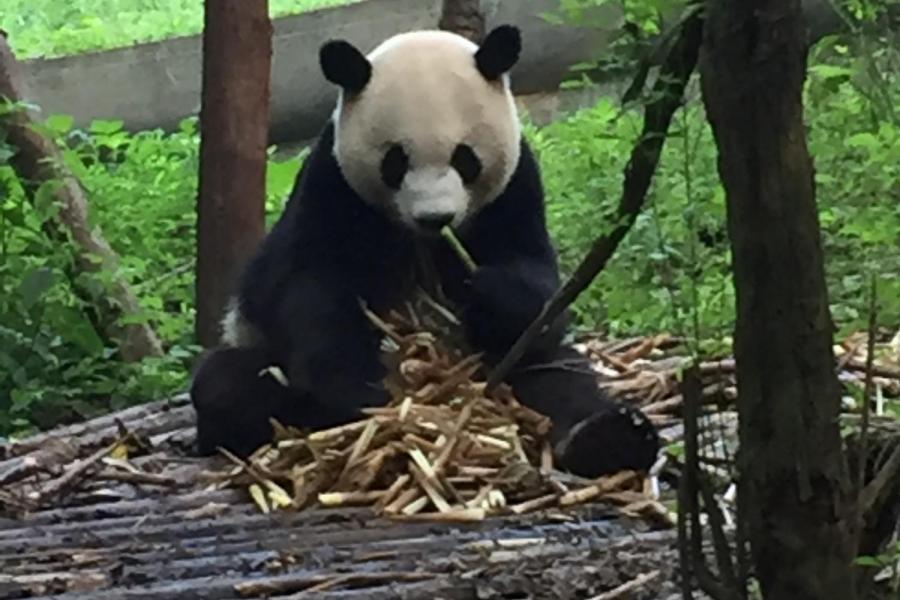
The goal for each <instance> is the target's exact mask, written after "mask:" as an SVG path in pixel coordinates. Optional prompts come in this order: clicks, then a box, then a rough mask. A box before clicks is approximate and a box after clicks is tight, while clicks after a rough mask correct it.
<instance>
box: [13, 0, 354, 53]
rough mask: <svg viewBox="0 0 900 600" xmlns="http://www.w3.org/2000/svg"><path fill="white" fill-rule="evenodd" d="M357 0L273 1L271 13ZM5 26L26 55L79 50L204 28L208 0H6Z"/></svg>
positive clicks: (14, 45)
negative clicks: (204, 8) (204, 12)
mask: <svg viewBox="0 0 900 600" xmlns="http://www.w3.org/2000/svg"><path fill="white" fill-rule="evenodd" d="M352 1H354V0H269V13H270V14H271V15H272V16H273V17H280V16H284V15H288V14H294V13H299V12H305V11H310V10H315V9H318V8H325V7H329V6H338V5H341V4H349V3H350V2H352ZM0 26H2V27H3V29H5V30H6V31H7V32H8V33H9V39H10V43H11V44H12V46H13V49H14V50H15V51H16V53H17V55H18V56H19V57H20V58H30V57H35V56H47V57H51V56H60V55H65V54H76V53H79V52H86V51H94V50H106V49H109V48H117V47H121V46H131V45H133V44H135V43H142V42H151V41H157V40H162V39H165V38H169V37H173V36H181V35H190V34H195V33H199V32H200V31H201V29H202V28H203V0H69V1H67V2H61V1H60V0H3V12H2V14H0Z"/></svg>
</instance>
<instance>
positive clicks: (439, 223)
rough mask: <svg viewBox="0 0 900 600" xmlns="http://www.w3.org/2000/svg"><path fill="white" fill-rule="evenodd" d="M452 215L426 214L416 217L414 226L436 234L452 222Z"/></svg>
mask: <svg viewBox="0 0 900 600" xmlns="http://www.w3.org/2000/svg"><path fill="white" fill-rule="evenodd" d="M453 217H454V214H453V213H426V214H424V215H419V216H418V217H416V225H418V226H419V227H421V228H422V229H427V230H429V231H435V232H438V231H440V230H441V229H443V228H444V227H445V226H447V225H449V224H450V223H451V222H452V221H453Z"/></svg>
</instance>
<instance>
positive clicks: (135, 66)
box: [25, 0, 620, 142]
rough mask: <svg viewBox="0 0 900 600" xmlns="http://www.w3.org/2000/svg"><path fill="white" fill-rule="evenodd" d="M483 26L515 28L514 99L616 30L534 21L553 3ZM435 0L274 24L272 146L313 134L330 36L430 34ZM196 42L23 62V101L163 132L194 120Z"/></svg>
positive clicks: (360, 39) (527, 2)
mask: <svg viewBox="0 0 900 600" xmlns="http://www.w3.org/2000/svg"><path fill="white" fill-rule="evenodd" d="M483 4H484V6H485V9H486V10H485V12H486V15H487V21H488V27H489V28H490V27H491V26H494V25H497V24H500V23H513V24H515V25H518V26H519V27H520V28H521V29H522V33H523V40H524V51H523V55H522V59H521V61H520V63H519V64H518V65H517V67H516V69H515V70H514V72H513V74H512V80H513V87H514V88H515V90H516V92H517V93H520V94H530V93H535V92H541V91H545V90H551V89H555V88H556V86H557V85H558V83H559V82H560V81H561V80H562V78H563V77H564V76H565V75H566V73H567V71H568V68H569V66H570V65H572V64H575V63H577V62H582V61H585V60H589V59H591V58H592V57H596V56H597V55H598V53H599V52H600V51H601V50H602V49H603V48H604V47H605V46H606V45H607V44H608V42H609V39H610V38H611V37H612V32H613V31H614V30H615V29H616V28H617V27H618V26H619V24H620V21H619V17H618V14H617V13H616V12H615V9H604V10H605V11H607V13H608V19H607V21H608V22H609V28H608V29H607V30H605V31H598V30H596V29H589V28H582V27H572V26H565V27H562V26H556V25H551V24H550V23H548V22H547V21H546V20H544V19H543V18H542V17H541V14H542V13H544V12H551V11H554V10H556V9H557V8H558V6H559V2H558V0H483ZM439 12H440V0H363V1H362V2H359V3H357V4H352V5H349V6H344V7H338V8H332V9H325V10H320V11H315V12H311V13H305V14H302V15H297V16H294V17H287V18H284V19H279V20H277V21H276V22H275V40H274V48H275V50H274V57H273V74H272V107H271V129H270V133H271V135H270V137H271V140H272V141H273V142H283V141H289V140H303V139H308V138H310V137H313V136H315V135H316V134H317V132H318V130H319V128H320V127H321V126H322V124H323V123H324V122H325V120H326V119H327V117H328V115H329V113H330V111H331V108H332V106H333V103H334V100H335V97H336V90H335V89H334V88H333V86H331V85H330V84H328V83H327V82H326V81H325V79H324V78H323V77H322V75H321V73H320V71H319V66H318V49H319V47H320V46H321V44H322V43H324V42H325V41H327V40H328V39H332V38H335V37H340V38H345V39H348V40H350V41H352V42H353V43H354V44H356V45H357V46H358V47H360V49H361V50H363V51H368V50H369V49H371V48H373V47H374V46H376V45H377V44H378V43H379V42H381V41H382V40H383V39H385V38H387V37H389V36H390V35H393V34H394V33H398V32H401V31H405V30H410V29H416V28H431V27H434V26H435V25H436V23H437V21H438V16H439ZM201 64H202V63H201V40H200V36H191V37H184V38H176V39H172V40H167V41H164V42H157V43H149V44H142V45H139V46H134V47H131V48H122V49H117V50H111V51H106V52H99V53H92V54H83V55H77V56H70V57H64V58H58V59H50V60H41V59H38V60H31V61H27V62H26V63H25V68H26V77H27V85H28V88H29V95H30V98H31V99H32V100H33V101H34V102H35V103H37V104H38V105H40V106H41V107H42V109H43V112H44V114H53V113H65V114H69V115H72V116H73V117H74V118H75V122H76V125H77V126H86V125H88V124H89V123H90V121H91V120H93V119H109V118H117V119H122V120H124V121H125V124H126V127H127V128H128V129H130V130H141V129H152V128H157V127H162V128H164V129H173V128H175V127H176V126H177V124H178V122H179V121H180V120H181V119H183V118H184V117H187V116H191V115H195V114H197V112H198V110H199V105H200V83H201Z"/></svg>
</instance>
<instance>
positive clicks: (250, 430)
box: [190, 348, 302, 457]
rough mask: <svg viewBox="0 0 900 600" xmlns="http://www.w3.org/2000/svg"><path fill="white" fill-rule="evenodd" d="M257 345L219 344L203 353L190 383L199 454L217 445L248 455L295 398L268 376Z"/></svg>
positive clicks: (270, 433)
mask: <svg viewBox="0 0 900 600" xmlns="http://www.w3.org/2000/svg"><path fill="white" fill-rule="evenodd" d="M268 366H270V363H269V361H268V360H267V357H266V353H265V351H264V350H262V349H259V348H223V349H217V350H213V351H211V352H209V353H208V354H206V355H205V356H204V357H203V358H202V359H201V361H200V363H199V365H198V367H197V369H196V371H195V373H194V377H193V380H192V382H191V389H190V397H191V402H192V403H193V405H194V410H195V412H196V413H197V450H198V451H199V453H200V454H201V455H209V454H213V453H215V452H216V450H217V448H218V447H222V448H225V449H226V450H228V451H230V452H232V453H234V454H236V455H238V456H240V457H246V456H248V455H249V454H251V453H252V452H253V451H255V450H256V449H257V448H259V447H260V446H262V445H263V444H265V443H267V442H269V441H271V439H272V436H273V433H274V432H273V428H272V424H271V422H270V419H271V418H276V419H277V418H278V417H279V416H280V415H282V414H283V413H284V412H285V409H286V407H289V406H290V405H291V404H292V403H293V402H296V401H300V400H302V398H299V397H298V394H296V393H295V392H294V391H293V390H291V389H289V388H287V387H285V386H283V385H281V384H280V383H279V382H278V381H277V380H276V379H275V378H274V377H272V376H270V375H265V374H264V375H260V373H261V372H262V371H263V369H265V368H267V367H268Z"/></svg>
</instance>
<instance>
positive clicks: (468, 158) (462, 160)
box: [450, 144, 481, 184]
mask: <svg viewBox="0 0 900 600" xmlns="http://www.w3.org/2000/svg"><path fill="white" fill-rule="evenodd" d="M450 166H452V167H453V168H454V169H456V172H457V173H459V176H460V177H461V178H462V180H463V183H466V184H470V183H472V182H473V181H475V180H476V179H478V176H479V175H481V161H480V160H478V156H477V155H476V154H475V151H474V150H472V146H469V145H468V144H460V145H458V146H457V147H456V149H455V150H454V151H453V156H452V157H451V158H450Z"/></svg>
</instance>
